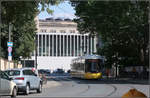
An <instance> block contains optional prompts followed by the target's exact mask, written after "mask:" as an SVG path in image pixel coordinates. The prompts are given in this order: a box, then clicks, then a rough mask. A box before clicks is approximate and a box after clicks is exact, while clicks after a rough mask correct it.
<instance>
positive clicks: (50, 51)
mask: <svg viewBox="0 0 150 98" xmlns="http://www.w3.org/2000/svg"><path fill="white" fill-rule="evenodd" d="M48 36H49V40H48V42H49V48H48V50H49V55H48V56H50V53H51V51H50V35H48Z"/></svg>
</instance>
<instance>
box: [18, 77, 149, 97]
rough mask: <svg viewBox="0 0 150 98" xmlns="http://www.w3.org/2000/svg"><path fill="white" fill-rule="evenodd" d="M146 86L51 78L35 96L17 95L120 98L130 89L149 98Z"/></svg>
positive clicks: (34, 92)
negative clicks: (134, 89)
mask: <svg viewBox="0 0 150 98" xmlns="http://www.w3.org/2000/svg"><path fill="white" fill-rule="evenodd" d="M149 87H150V85H148V84H138V83H131V82H128V81H123V80H106V79H102V80H83V79H74V78H71V77H68V76H66V77H65V76H53V77H49V78H48V83H47V84H46V85H44V86H43V92H42V93H41V94H37V93H36V91H31V92H30V94H29V95H28V96H26V95H22V94H19V95H18V98H20V97H30V98H31V97H38V98H39V97H40V98H43V97H104V98H106V97H121V96H122V95H123V94H124V93H126V92H127V91H128V90H129V89H131V88H136V89H137V90H139V91H141V92H143V93H144V94H146V95H147V96H148V97H150V96H149Z"/></svg>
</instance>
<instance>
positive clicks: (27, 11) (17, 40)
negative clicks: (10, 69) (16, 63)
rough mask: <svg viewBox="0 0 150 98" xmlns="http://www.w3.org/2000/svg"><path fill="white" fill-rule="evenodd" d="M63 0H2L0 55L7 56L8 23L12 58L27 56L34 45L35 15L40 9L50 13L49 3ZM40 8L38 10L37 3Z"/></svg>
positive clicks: (53, 3) (52, 3)
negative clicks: (10, 29) (10, 28)
mask: <svg viewBox="0 0 150 98" xmlns="http://www.w3.org/2000/svg"><path fill="white" fill-rule="evenodd" d="M60 2H63V0H36V1H13V2H12V1H3V2H2V4H1V5H2V6H1V8H2V15H1V16H2V32H1V40H2V43H1V47H2V48H0V49H1V52H0V53H1V54H0V56H2V57H5V58H7V54H8V53H7V48H8V47H7V41H8V24H9V23H12V24H13V29H12V36H11V39H12V42H13V43H14V44H13V45H14V46H13V52H12V53H13V54H12V55H13V59H14V60H19V57H20V56H22V58H28V57H30V56H31V55H30V54H31V53H32V52H33V50H34V47H35V45H34V44H35V35H36V33H37V32H36V30H37V28H36V24H35V21H34V19H35V17H36V16H37V15H38V13H39V12H40V11H41V10H42V11H43V10H45V9H46V10H47V12H48V13H50V14H52V13H53V11H52V10H50V9H49V6H50V5H55V4H58V3H60ZM40 4H41V5H42V9H41V10H39V9H38V7H39V5H40Z"/></svg>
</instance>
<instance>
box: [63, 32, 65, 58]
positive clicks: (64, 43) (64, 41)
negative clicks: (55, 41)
mask: <svg viewBox="0 0 150 98" xmlns="http://www.w3.org/2000/svg"><path fill="white" fill-rule="evenodd" d="M63 56H65V35H63Z"/></svg>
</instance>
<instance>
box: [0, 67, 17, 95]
mask: <svg viewBox="0 0 150 98" xmlns="http://www.w3.org/2000/svg"><path fill="white" fill-rule="evenodd" d="M16 95H17V86H16V84H15V83H14V82H13V81H12V79H11V78H9V76H8V75H7V74H6V73H5V72H3V71H1V70H0V96H11V98H16Z"/></svg>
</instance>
